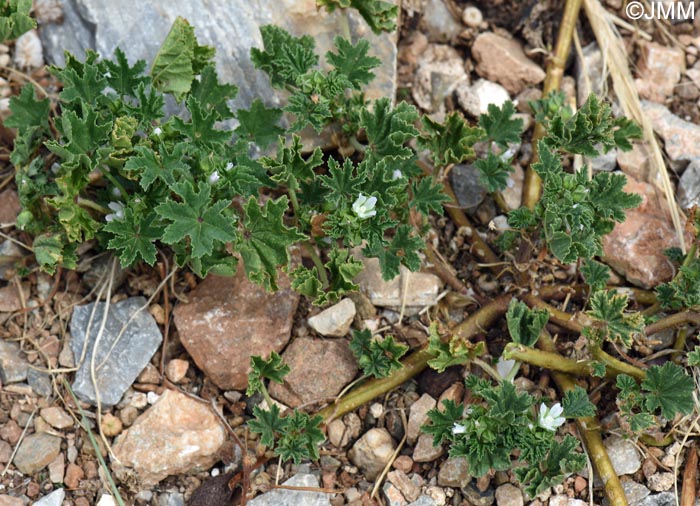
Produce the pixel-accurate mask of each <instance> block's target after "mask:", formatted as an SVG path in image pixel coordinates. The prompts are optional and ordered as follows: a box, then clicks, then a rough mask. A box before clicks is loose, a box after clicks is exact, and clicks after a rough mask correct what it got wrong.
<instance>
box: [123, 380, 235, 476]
mask: <svg viewBox="0 0 700 506" xmlns="http://www.w3.org/2000/svg"><path fill="white" fill-rule="evenodd" d="M225 441H226V431H225V430H224V428H223V426H222V425H221V423H220V422H219V419H218V418H217V417H216V415H215V414H214V413H212V412H211V409H210V408H209V406H207V405H206V404H202V403H201V402H197V401H196V400H194V399H191V398H190V397H188V396H186V395H185V394H182V393H180V392H177V391H174V390H166V391H165V392H164V393H163V395H162V396H161V397H160V399H158V401H157V402H156V403H155V404H154V405H153V406H152V407H151V408H149V409H148V410H147V411H146V412H145V413H143V414H142V415H141V416H139V417H138V418H137V419H136V421H135V422H134V424H133V425H132V426H131V427H130V428H129V429H128V430H127V431H125V432H123V433H122V434H121V435H120V436H119V437H118V438H117V440H116V443H115V445H114V447H113V450H114V455H115V456H116V457H117V458H118V459H119V461H120V462H121V464H122V465H123V466H125V467H130V468H133V470H134V471H136V473H137V475H138V478H139V480H140V481H141V483H142V484H143V485H145V486H151V485H155V484H156V483H158V482H159V481H161V480H162V479H164V478H166V477H167V476H171V475H174V474H181V473H186V472H190V471H193V470H199V471H202V470H207V469H209V468H210V467H211V466H212V465H214V463H215V462H216V461H217V459H218V458H219V455H218V452H219V450H220V449H221V448H222V446H223V445H224V442H225Z"/></svg>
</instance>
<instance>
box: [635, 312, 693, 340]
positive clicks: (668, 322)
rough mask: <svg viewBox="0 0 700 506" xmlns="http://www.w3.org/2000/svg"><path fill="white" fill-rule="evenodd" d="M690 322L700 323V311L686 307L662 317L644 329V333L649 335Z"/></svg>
mask: <svg viewBox="0 0 700 506" xmlns="http://www.w3.org/2000/svg"><path fill="white" fill-rule="evenodd" d="M686 323H690V324H693V325H698V324H700V313H697V312H695V311H690V310H688V309H686V310H685V311H681V312H680V313H675V314H672V315H668V316H666V317H664V318H661V319H660V320H658V321H655V322H654V323H652V324H649V325H647V326H646V328H645V329H644V333H645V334H646V335H648V336H650V335H652V334H656V333H657V332H661V331H662V330H666V329H670V328H674V327H678V326H679V325H685V324H686Z"/></svg>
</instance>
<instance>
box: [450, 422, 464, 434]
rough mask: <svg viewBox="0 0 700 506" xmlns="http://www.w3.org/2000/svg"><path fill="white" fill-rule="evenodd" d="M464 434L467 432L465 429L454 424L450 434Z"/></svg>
mask: <svg viewBox="0 0 700 506" xmlns="http://www.w3.org/2000/svg"><path fill="white" fill-rule="evenodd" d="M465 432H467V428H466V427H465V426H464V425H460V424H458V423H457V422H455V424H454V425H453V426H452V434H464V433H465Z"/></svg>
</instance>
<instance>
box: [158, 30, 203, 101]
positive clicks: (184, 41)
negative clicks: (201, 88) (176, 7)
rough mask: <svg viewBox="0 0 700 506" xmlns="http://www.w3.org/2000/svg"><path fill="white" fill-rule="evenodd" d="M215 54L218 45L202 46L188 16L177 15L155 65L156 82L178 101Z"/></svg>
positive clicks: (164, 91) (159, 88)
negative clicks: (186, 17) (213, 46)
mask: <svg viewBox="0 0 700 506" xmlns="http://www.w3.org/2000/svg"><path fill="white" fill-rule="evenodd" d="M213 57H214V48H211V47H209V46H200V45H199V43H198V42H197V38H196V37H195V35H194V28H193V27H192V26H191V25H190V24H189V23H188V22H187V20H186V19H185V18H182V17H178V18H177V19H175V22H174V23H173V26H172V27H171V28H170V32H168V35H167V36H166V37H165V40H164V41H163V44H162V45H161V46H160V49H159V50H158V53H157V54H156V57H155V58H154V59H153V65H152V66H151V77H152V79H153V86H155V88H156V89H158V90H159V91H161V92H162V93H172V95H173V96H174V97H175V100H177V102H178V103H179V102H181V101H182V99H183V98H184V97H185V96H186V95H187V94H188V93H189V92H190V90H191V89H192V82H193V81H194V78H195V75H197V74H198V73H199V72H201V71H202V69H203V68H204V67H205V66H206V65H207V64H208V62H209V60H211V59H212V58H213Z"/></svg>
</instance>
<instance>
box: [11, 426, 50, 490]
mask: <svg viewBox="0 0 700 506" xmlns="http://www.w3.org/2000/svg"><path fill="white" fill-rule="evenodd" d="M60 451H61V438H60V437H57V436H52V435H51V434H47V433H45V432H39V433H37V434H32V435H30V436H27V437H25V438H24V439H23V440H22V443H21V444H20V445H19V449H18V450H17V455H15V460H14V461H13V463H14V465H15V467H17V469H19V470H20V471H21V472H23V473H24V474H26V475H32V474H34V473H36V472H37V471H41V470H42V469H43V468H45V467H46V466H48V465H49V464H50V463H51V461H52V460H53V459H55V458H56V456H57V455H58V454H59V452H60ZM59 504H60V503H59Z"/></svg>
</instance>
